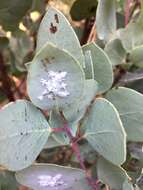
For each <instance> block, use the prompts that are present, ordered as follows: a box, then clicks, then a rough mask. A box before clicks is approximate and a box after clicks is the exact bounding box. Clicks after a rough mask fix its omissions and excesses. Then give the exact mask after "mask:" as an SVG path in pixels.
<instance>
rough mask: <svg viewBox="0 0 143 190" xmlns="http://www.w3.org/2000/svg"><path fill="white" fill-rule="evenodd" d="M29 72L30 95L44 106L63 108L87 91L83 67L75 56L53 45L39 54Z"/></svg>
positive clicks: (33, 100)
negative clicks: (84, 89)
mask: <svg viewBox="0 0 143 190" xmlns="http://www.w3.org/2000/svg"><path fill="white" fill-rule="evenodd" d="M28 71H29V72H28V83H27V85H28V94H29V96H30V99H31V100H32V102H33V103H34V104H35V105H36V106H38V107H40V108H41V109H45V110H47V109H53V108H54V107H58V108H60V109H62V108H63V107H66V106H68V105H70V104H72V103H75V102H77V101H78V99H79V98H80V97H81V95H82V93H83V88H84V73H83V70H82V68H81V67H80V65H79V64H78V62H77V61H76V60H75V59H74V58H73V57H72V56H71V55H69V54H68V53H67V52H66V51H63V50H61V49H59V48H57V47H56V46H54V45H52V44H49V43H48V44H46V45H45V46H44V47H43V48H42V49H41V51H40V52H39V53H37V54H36V56H35V57H34V59H33V61H32V64H31V65H30V66H29V70H28ZM52 75H53V76H52ZM62 75H64V76H62ZM59 77H60V78H59ZM61 77H62V78H61ZM55 81H56V82H55ZM61 81H62V82H61ZM75 81H76V82H75ZM51 88H52V89H51Z"/></svg>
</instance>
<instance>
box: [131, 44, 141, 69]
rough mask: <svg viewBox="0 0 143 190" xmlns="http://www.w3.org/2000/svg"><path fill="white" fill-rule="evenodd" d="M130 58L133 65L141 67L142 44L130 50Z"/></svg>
mask: <svg viewBox="0 0 143 190" xmlns="http://www.w3.org/2000/svg"><path fill="white" fill-rule="evenodd" d="M130 60H131V62H132V63H133V64H134V65H136V66H138V67H141V68H143V45H142V46H138V47H136V48H135V49H133V50H132V51H131V54H130Z"/></svg>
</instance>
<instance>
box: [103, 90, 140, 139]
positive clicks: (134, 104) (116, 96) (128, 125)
mask: <svg viewBox="0 0 143 190" xmlns="http://www.w3.org/2000/svg"><path fill="white" fill-rule="evenodd" d="M106 98H107V99H108V100H109V101H111V102H112V103H113V104H114V106H115V107H116V108H117V110H118V112H119V114H120V117H121V120H122V122H123V126H124V128H125V130H126V133H127V140H128V141H140V142H142V141H143V127H142V126H143V95H142V94H140V93H138V92H136V91H135V90H132V89H129V88H124V87H119V88H117V89H112V90H111V91H109V92H108V93H107V95H106Z"/></svg>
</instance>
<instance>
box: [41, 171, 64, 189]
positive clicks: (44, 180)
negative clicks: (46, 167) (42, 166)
mask: <svg viewBox="0 0 143 190" xmlns="http://www.w3.org/2000/svg"><path fill="white" fill-rule="evenodd" d="M38 180H39V181H38V183H39V184H40V185H41V186H44V187H45V186H47V187H59V186H61V185H64V186H65V185H66V183H65V182H64V180H63V179H62V175H61V174H57V175H56V176H53V177H52V176H49V175H41V176H39V177H38ZM56 189H57V188H56Z"/></svg>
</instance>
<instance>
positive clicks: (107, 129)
mask: <svg viewBox="0 0 143 190" xmlns="http://www.w3.org/2000/svg"><path fill="white" fill-rule="evenodd" d="M83 127H84V128H85V129H86V130H85V135H84V136H85V138H86V139H87V140H88V142H89V143H90V144H91V146H92V147H93V148H94V149H95V150H96V151H97V152H98V153H99V154H101V155H102V156H103V157H104V158H106V159H107V160H109V161H111V162H112V163H114V164H116V165H120V164H122V163H123V162H124V161H125V159H126V134H125V131H124V128H123V126H122V122H121V120H120V117H119V114H118V112H117V110H116V109H115V107H114V106H113V105H112V104H111V103H110V102H108V101H107V100H106V99H103V98H98V99H96V101H95V103H94V104H93V105H92V108H91V110H90V112H89V113H88V115H87V117H86V118H85V120H84V122H83Z"/></svg>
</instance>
